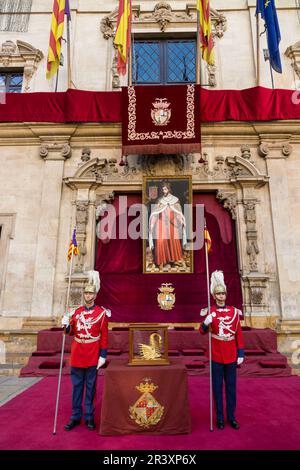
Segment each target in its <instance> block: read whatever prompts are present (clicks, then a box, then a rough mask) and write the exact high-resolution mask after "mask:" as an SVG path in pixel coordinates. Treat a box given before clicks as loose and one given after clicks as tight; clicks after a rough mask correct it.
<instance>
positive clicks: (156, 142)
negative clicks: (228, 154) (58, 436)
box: [122, 84, 201, 155]
mask: <svg viewBox="0 0 300 470" xmlns="http://www.w3.org/2000/svg"><path fill="white" fill-rule="evenodd" d="M199 102H200V86H199V85H195V84H189V85H172V86H135V87H133V86H129V87H127V88H122V118H123V127H122V146H123V155H128V154H147V153H148V154H149V153H150V154H172V153H189V152H200V136H201V133H200V111H199V109H200V107H199Z"/></svg>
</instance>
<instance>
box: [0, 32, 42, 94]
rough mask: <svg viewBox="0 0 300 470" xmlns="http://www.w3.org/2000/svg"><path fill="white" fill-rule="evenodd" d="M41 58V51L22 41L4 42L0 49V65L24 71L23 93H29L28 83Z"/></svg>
mask: <svg viewBox="0 0 300 470" xmlns="http://www.w3.org/2000/svg"><path fill="white" fill-rule="evenodd" d="M43 57H44V56H43V53H42V51H40V50H39V49H36V48H35V47H33V46H32V45H31V44H28V43H27V42H24V41H19V40H17V41H16V43H14V42H13V41H6V42H4V43H3V44H2V45H1V47H0V64H2V65H3V66H4V67H8V66H9V67H11V68H16V69H17V68H18V69H20V68H22V69H24V85H23V90H24V92H25V93H27V92H29V91H30V81H31V79H32V77H33V75H34V73H35V71H36V69H37V66H38V63H39V62H40V61H41V60H42V59H43Z"/></svg>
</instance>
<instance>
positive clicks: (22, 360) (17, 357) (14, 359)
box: [5, 352, 30, 365]
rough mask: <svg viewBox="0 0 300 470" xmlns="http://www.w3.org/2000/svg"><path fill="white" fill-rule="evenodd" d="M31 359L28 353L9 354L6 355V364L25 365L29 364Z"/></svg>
mask: <svg viewBox="0 0 300 470" xmlns="http://www.w3.org/2000/svg"><path fill="white" fill-rule="evenodd" d="M29 357H30V355H29V354H28V352H9V353H6V355H5V362H7V363H18V364H22V365H25V364H27V363H28V360H29Z"/></svg>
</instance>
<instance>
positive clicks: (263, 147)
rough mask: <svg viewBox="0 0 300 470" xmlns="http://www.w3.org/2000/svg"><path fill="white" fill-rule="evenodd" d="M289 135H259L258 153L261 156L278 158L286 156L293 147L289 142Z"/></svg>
mask: <svg viewBox="0 0 300 470" xmlns="http://www.w3.org/2000/svg"><path fill="white" fill-rule="evenodd" d="M290 140H291V136H278V138H276V136H274V137H273V138H270V137H269V136H266V137H264V136H261V144H260V145H259V147H258V154H259V155H260V156H261V157H263V158H268V159H278V158H287V157H289V156H290V155H291V153H292V151H293V147H292V145H291V144H290Z"/></svg>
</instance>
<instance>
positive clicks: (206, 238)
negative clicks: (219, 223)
mask: <svg viewBox="0 0 300 470" xmlns="http://www.w3.org/2000/svg"><path fill="white" fill-rule="evenodd" d="M204 240H205V243H206V245H207V253H210V252H211V251H212V248H211V238H210V234H209V231H208V230H207V228H205V229H204Z"/></svg>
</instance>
